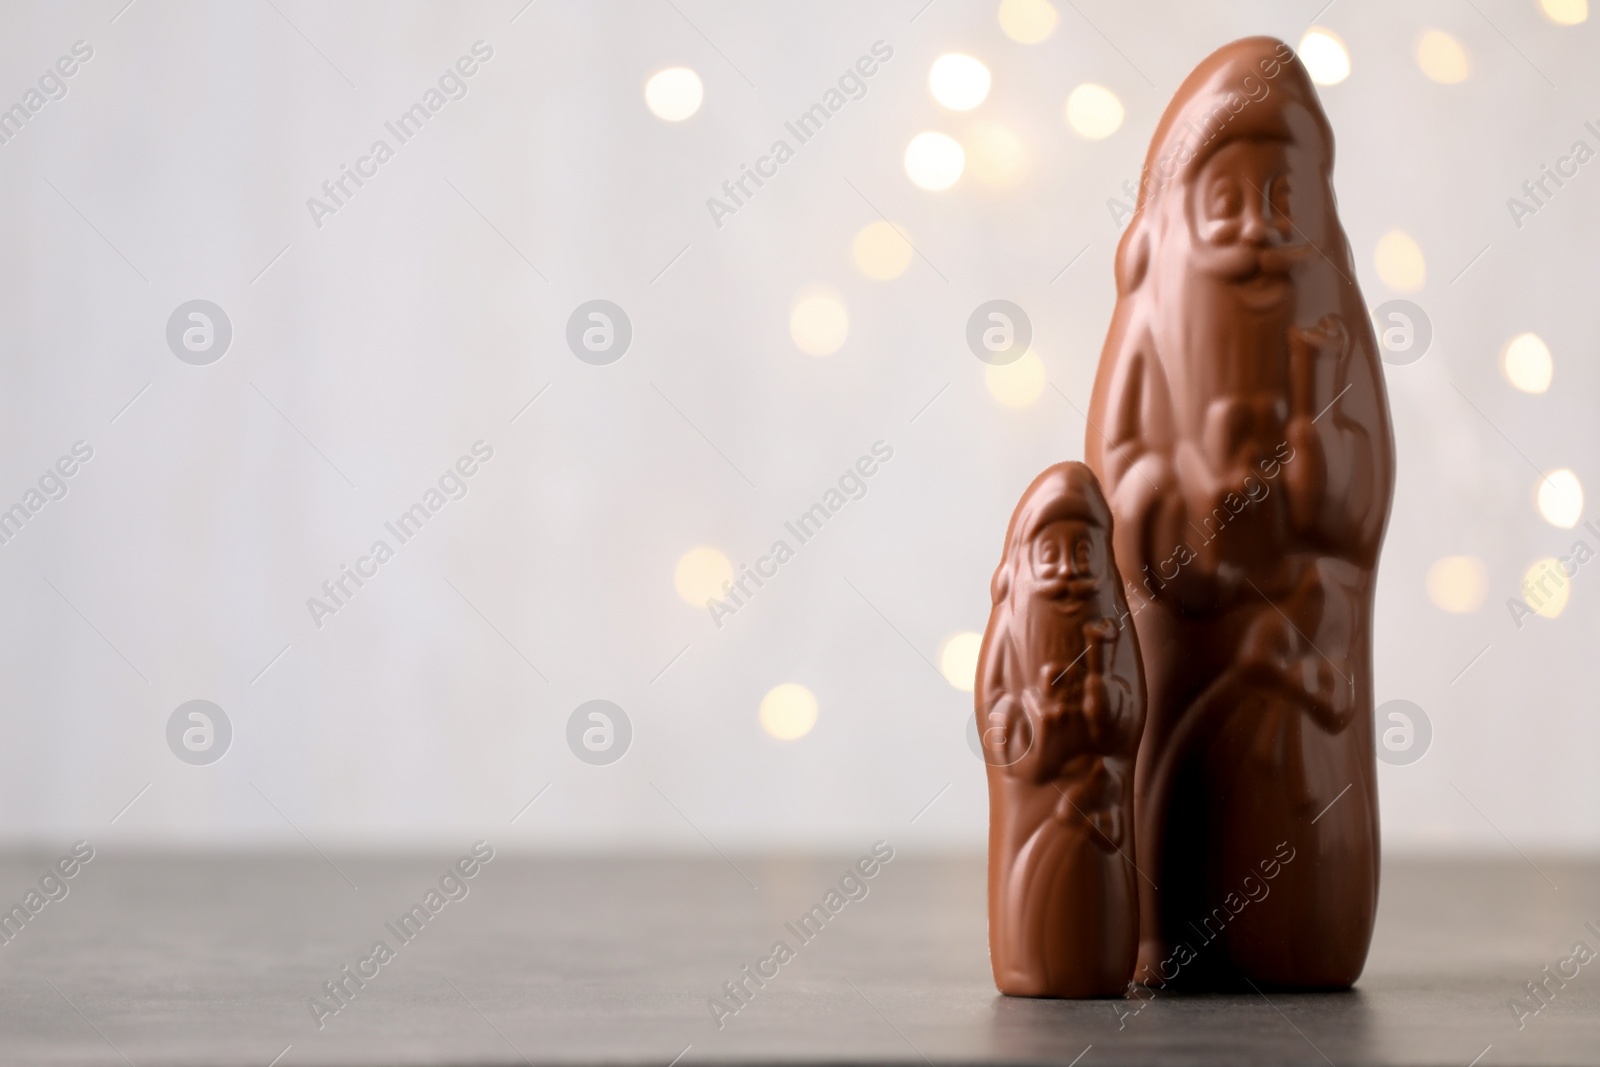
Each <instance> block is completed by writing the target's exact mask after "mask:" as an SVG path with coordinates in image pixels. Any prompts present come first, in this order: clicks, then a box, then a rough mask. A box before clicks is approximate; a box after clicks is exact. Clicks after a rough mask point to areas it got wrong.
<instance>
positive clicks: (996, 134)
mask: <svg viewBox="0 0 1600 1067" xmlns="http://www.w3.org/2000/svg"><path fill="white" fill-rule="evenodd" d="M967 161H968V163H970V164H971V166H972V173H973V174H974V175H975V176H976V177H977V179H978V180H979V181H980V182H982V183H983V184H985V185H987V186H990V187H991V188H994V189H1013V188H1015V187H1016V186H1018V185H1020V184H1022V180H1023V179H1024V178H1026V177H1027V176H1028V147H1027V145H1025V144H1023V143H1022V138H1020V137H1018V136H1017V135H1016V134H1014V133H1012V132H1011V131H1010V130H1008V129H1006V128H1005V127H1004V126H1000V125H997V124H995V123H992V122H986V123H983V124H981V125H979V126H977V127H975V128H974V129H973V131H972V133H971V134H969V135H968V137H967Z"/></svg>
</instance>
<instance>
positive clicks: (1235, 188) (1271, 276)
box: [1187, 140, 1311, 309]
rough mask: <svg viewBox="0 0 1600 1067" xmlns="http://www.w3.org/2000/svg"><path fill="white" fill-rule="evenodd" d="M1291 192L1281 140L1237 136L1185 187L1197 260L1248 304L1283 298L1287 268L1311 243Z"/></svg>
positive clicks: (1288, 286)
mask: <svg viewBox="0 0 1600 1067" xmlns="http://www.w3.org/2000/svg"><path fill="white" fill-rule="evenodd" d="M1293 193H1294V188H1293V178H1292V175H1291V174H1290V165H1289V155H1288V149H1287V146H1286V145H1285V144H1284V143H1283V142H1282V141H1275V140H1237V141H1231V142H1229V143H1228V144H1225V145H1223V146H1222V147H1221V148H1219V149H1217V150H1216V151H1215V152H1213V153H1212V154H1211V156H1210V157H1209V158H1208V159H1207V160H1206V161H1205V163H1203V164H1202V165H1201V167H1200V170H1199V173H1198V174H1197V175H1196V176H1195V179H1194V181H1192V182H1191V183H1190V184H1189V187H1188V204H1187V209H1188V216H1189V224H1190V229H1191V231H1192V232H1193V235H1194V253H1195V256H1194V258H1195V260H1196V262H1195V267H1196V268H1197V269H1198V270H1201V271H1203V272H1205V273H1207V274H1210V275H1213V276H1215V277H1218V278H1219V279H1221V280H1223V281H1226V282H1229V283H1231V285H1232V287H1233V289H1234V291H1235V292H1236V293H1237V294H1238V296H1239V299H1240V300H1241V301H1242V302H1243V303H1244V304H1245V305H1246V306H1248V307H1251V308H1257V309H1260V308H1266V307H1271V306H1272V305H1274V304H1277V303H1278V302H1280V301H1281V300H1283V299H1284V298H1285V297H1286V296H1288V294H1289V292H1290V289H1291V279H1290V273H1291V271H1293V269H1294V267H1295V266H1296V264H1298V263H1300V262H1301V261H1302V260H1303V259H1305V257H1306V254H1307V253H1309V252H1310V251H1311V248H1310V245H1309V244H1308V243H1306V240H1305V238H1304V237H1303V235H1301V234H1300V232H1299V230H1298V229H1297V227H1296V223H1295V219H1294V204H1295V201H1294V196H1293Z"/></svg>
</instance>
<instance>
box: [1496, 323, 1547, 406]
mask: <svg viewBox="0 0 1600 1067" xmlns="http://www.w3.org/2000/svg"><path fill="white" fill-rule="evenodd" d="M1500 369H1501V370H1503V371H1505V373H1506V381H1508V382H1510V383H1511V384H1512V385H1514V386H1516V387H1517V388H1518V389H1521V390H1522V391H1523V392H1524V393H1542V392H1544V391H1545V390H1546V389H1549V388H1550V379H1551V378H1552V377H1553V376H1554V374H1555V362H1554V361H1553V360H1552V359H1551V358H1550V348H1549V346H1548V345H1546V344H1545V343H1544V340H1543V339H1542V338H1540V336H1539V335H1538V334H1536V333H1519V334H1518V335H1517V336H1515V337H1513V338H1512V339H1511V341H1510V342H1509V343H1508V344H1507V345H1506V350H1505V354H1504V355H1502V356H1501V357H1500Z"/></svg>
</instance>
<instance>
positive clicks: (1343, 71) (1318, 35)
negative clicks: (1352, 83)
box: [1300, 26, 1350, 85]
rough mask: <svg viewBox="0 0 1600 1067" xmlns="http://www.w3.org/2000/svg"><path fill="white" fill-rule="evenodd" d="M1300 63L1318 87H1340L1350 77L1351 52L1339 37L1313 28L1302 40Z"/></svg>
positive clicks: (1320, 27)
mask: <svg viewBox="0 0 1600 1067" xmlns="http://www.w3.org/2000/svg"><path fill="white" fill-rule="evenodd" d="M1300 62H1302V63H1304V64H1305V65H1306V73H1308V74H1310V75H1311V80H1312V81H1314V82H1316V83H1317V84H1318V85H1338V84H1339V83H1340V82H1342V81H1344V80H1345V79H1346V78H1348V77H1350V51H1349V49H1347V48H1345V46H1344V42H1343V41H1342V40H1340V39H1339V35H1338V34H1337V33H1334V32H1333V31H1332V30H1330V29H1327V28H1325V27H1323V26H1313V27H1311V28H1310V29H1309V30H1307V31H1306V33H1305V36H1304V37H1302V38H1300Z"/></svg>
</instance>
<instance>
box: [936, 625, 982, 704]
mask: <svg viewBox="0 0 1600 1067" xmlns="http://www.w3.org/2000/svg"><path fill="white" fill-rule="evenodd" d="M982 645H983V635H982V634H979V633H973V632H972V631H971V630H963V631H962V632H961V633H958V634H953V635H952V636H951V637H950V639H949V640H947V641H946V642H945V643H944V648H942V649H940V650H939V673H940V674H942V675H944V680H945V681H947V682H949V683H950V684H951V685H953V686H955V687H956V688H957V689H959V690H961V691H962V692H963V693H970V692H972V687H973V685H974V683H975V682H976V681H977V677H978V649H979V648H980V647H982Z"/></svg>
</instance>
